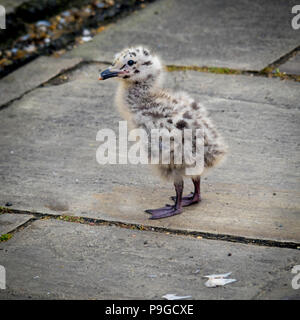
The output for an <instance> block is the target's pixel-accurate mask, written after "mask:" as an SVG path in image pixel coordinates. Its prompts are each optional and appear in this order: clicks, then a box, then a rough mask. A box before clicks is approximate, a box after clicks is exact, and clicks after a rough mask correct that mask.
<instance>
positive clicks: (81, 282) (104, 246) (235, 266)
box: [0, 220, 300, 300]
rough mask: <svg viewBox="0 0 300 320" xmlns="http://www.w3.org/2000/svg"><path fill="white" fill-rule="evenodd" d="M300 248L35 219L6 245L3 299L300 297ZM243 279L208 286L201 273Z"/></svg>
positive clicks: (1, 254) (1, 248) (1, 250)
mask: <svg viewBox="0 0 300 320" xmlns="http://www.w3.org/2000/svg"><path fill="white" fill-rule="evenodd" d="M299 259H300V252H299V251H298V250H292V249H279V248H270V247H258V246H253V245H243V244H234V243H228V242H224V241H214V240H203V239H195V238H191V237H185V236H175V235H166V234H162V233H154V232H145V231H137V230H135V231H133V230H129V229H123V228H118V227H106V226H89V225H83V224H77V223H70V222H62V221H58V220H44V221H36V222H34V223H32V224H31V225H30V226H28V227H27V228H25V229H24V230H22V231H20V232H18V233H16V234H15V235H14V237H13V239H11V240H9V241H7V242H6V243H1V244H0V261H1V264H2V265H3V266H4V267H5V268H6V275H7V280H6V284H7V289H6V290H1V291H0V298H1V299H14V297H19V298H20V297H23V298H25V299H28V298H32V299H40V298H42V299H161V298H162V296H163V295H165V294H167V293H176V294H178V295H191V296H192V299H199V300H200V299H228V300H231V299H300V292H299V290H294V289H293V288H292V286H291V281H292V278H293V276H294V274H292V273H291V269H292V268H293V266H294V265H297V264H299V263H300V260H299ZM230 271H231V272H232V277H233V278H235V279H237V282H235V283H232V284H228V285H227V286H225V287H219V288H207V287H205V285H204V283H205V281H206V280H205V279H204V278H202V276H204V275H207V274H213V273H224V272H230Z"/></svg>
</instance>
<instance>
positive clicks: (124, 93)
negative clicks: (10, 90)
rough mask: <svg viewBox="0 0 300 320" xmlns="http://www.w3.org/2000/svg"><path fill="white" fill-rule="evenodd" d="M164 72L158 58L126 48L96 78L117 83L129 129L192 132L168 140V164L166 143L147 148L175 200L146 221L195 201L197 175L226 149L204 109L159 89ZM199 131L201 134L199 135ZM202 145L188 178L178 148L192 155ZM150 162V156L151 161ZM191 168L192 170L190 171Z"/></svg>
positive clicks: (118, 98) (178, 94) (187, 165)
mask: <svg viewBox="0 0 300 320" xmlns="http://www.w3.org/2000/svg"><path fill="white" fill-rule="evenodd" d="M163 71H164V68H163V66H162V63H161V61H160V59H159V58H158V56H157V55H155V54H153V53H151V52H150V51H149V50H148V49H146V48H144V47H141V46H139V47H135V48H128V49H125V50H123V51H122V52H120V53H118V54H116V56H115V59H114V62H113V64H112V66H110V67H109V68H108V69H106V70H104V71H102V72H101V74H100V76H99V80H106V79H109V78H112V77H116V78H118V79H120V80H121V81H120V86H119V88H118V92H117V95H116V104H117V106H118V109H119V111H120V113H121V115H122V116H123V117H124V119H125V120H127V121H128V124H129V125H130V126H131V127H132V128H141V129H144V130H145V131H146V132H147V134H148V138H149V137H150V136H151V134H152V132H153V131H152V130H153V129H160V130H162V129H163V130H165V131H164V132H168V133H170V132H172V133H174V132H180V133H182V132H183V131H184V130H186V129H191V131H192V134H191V136H190V137H186V136H184V135H183V134H182V138H181V140H180V142H181V143H182V144H181V145H180V143H178V141H176V139H174V137H173V138H172V137H171V139H170V140H171V142H170V144H169V149H168V150H169V159H170V161H169V163H166V162H165V161H163V160H164V159H163V157H164V156H162V153H163V151H164V150H165V149H166V148H165V144H164V139H163V136H162V140H160V142H159V144H158V146H157V147H155V146H153V145H152V144H150V146H149V144H147V148H148V150H147V152H148V154H149V157H150V153H151V157H152V156H153V154H154V157H155V155H157V157H158V159H159V161H158V162H157V163H156V164H154V165H153V166H155V167H156V168H157V169H158V172H159V173H160V176H161V177H163V178H166V179H168V180H171V181H172V182H173V183H174V186H175V191H176V196H175V197H172V200H173V201H174V202H175V203H174V205H168V204H167V205H166V206H165V207H162V208H159V209H148V210H145V211H146V212H147V213H150V214H151V218H150V219H161V218H166V217H170V216H173V215H177V214H179V213H181V212H182V208H183V207H186V206H189V205H192V204H196V203H199V202H200V201H201V195H200V176H201V175H202V174H203V172H205V171H206V170H207V169H208V168H212V167H214V166H216V164H217V163H219V162H220V160H222V159H223V158H224V155H225V154H226V150H227V147H226V145H225V144H224V142H223V140H222V138H221V136H220V134H219V133H218V132H217V130H216V129H215V127H214V125H213V124H212V122H211V121H210V119H209V118H208V117H207V114H206V110H205V108H204V107H203V106H202V105H201V104H200V103H199V102H197V101H195V100H194V99H193V98H191V97H190V96H189V95H187V94H186V93H184V92H171V91H169V90H165V89H162V88H161V80H162V76H163ZM199 132H200V134H199ZM201 145H202V146H204V148H203V149H204V152H203V157H204V159H203V164H204V165H203V167H204V170H203V168H202V169H201V170H198V171H197V170H196V171H195V170H194V171H193V174H187V171H186V169H187V168H193V165H194V164H191V161H188V159H187V158H188V157H187V156H186V154H184V156H182V158H181V160H182V161H181V163H180V162H179V163H178V162H177V161H175V160H174V159H175V158H176V156H177V155H178V154H181V153H182V147H186V148H187V149H190V151H191V152H194V153H195V150H197V148H198V147H199V146H201ZM151 159H152V158H151ZM194 169H195V168H194ZM184 177H189V178H191V179H192V182H193V184H194V192H193V193H191V194H190V195H188V196H185V197H183V195H182V194H183V178H184Z"/></svg>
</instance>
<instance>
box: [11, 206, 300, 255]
mask: <svg viewBox="0 0 300 320" xmlns="http://www.w3.org/2000/svg"><path fill="white" fill-rule="evenodd" d="M6 213H10V214H30V215H33V218H31V219H30V220H28V221H27V222H25V223H24V224H22V225H21V226H19V227H17V228H16V229H14V230H13V231H11V232H10V233H11V234H13V233H15V232H17V231H19V230H20V229H22V227H25V226H27V225H29V224H31V223H32V222H33V221H36V220H44V219H56V220H61V221H66V222H73V223H81V224H87V225H90V226H101V225H102V226H116V227H119V228H124V229H131V230H139V231H151V232H157V233H164V234H171V235H180V236H189V237H192V238H195V239H206V240H221V241H227V242H235V243H240V244H251V245H257V246H264V247H277V248H288V249H295V250H299V249H300V243H297V242H289V241H278V240H269V239H255V238H248V237H243V236H235V235H228V234H214V233H210V232H200V231H186V230H179V229H172V228H164V227H154V226H144V225H141V224H136V223H126V222H121V221H112V220H104V219H98V218H88V217H79V216H73V215H64V214H62V215H61V214H49V213H42V212H31V211H26V210H18V209H9V210H8V211H6Z"/></svg>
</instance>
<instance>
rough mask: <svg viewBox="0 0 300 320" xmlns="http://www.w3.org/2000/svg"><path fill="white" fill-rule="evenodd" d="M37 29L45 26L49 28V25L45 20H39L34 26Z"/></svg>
mask: <svg viewBox="0 0 300 320" xmlns="http://www.w3.org/2000/svg"><path fill="white" fill-rule="evenodd" d="M35 25H36V26H37V27H41V26H45V27H50V26H51V23H50V22H49V21H46V20H40V21H38V22H37V23H36V24H35Z"/></svg>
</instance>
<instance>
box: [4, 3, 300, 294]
mask: <svg viewBox="0 0 300 320" xmlns="http://www.w3.org/2000/svg"><path fill="white" fill-rule="evenodd" d="M182 3H183V2H181V1H175V0H164V1H157V2H155V3H154V4H152V5H147V7H146V8H145V9H143V10H142V11H140V12H138V13H136V14H132V15H130V16H129V17H128V18H125V19H124V20H121V21H120V22H119V23H117V24H115V25H113V26H110V27H108V28H107V29H106V30H105V31H103V32H102V33H100V34H99V35H98V36H96V37H95V38H94V40H93V41H92V42H90V43H87V44H85V45H82V46H79V47H77V48H76V49H74V50H72V51H70V52H68V53H67V54H65V55H64V56H63V57H61V58H50V57H44V58H40V59H39V60H36V61H33V62H31V63H30V64H28V65H26V66H25V67H23V68H20V69H19V70H17V71H15V72H14V73H12V74H10V75H9V76H7V77H6V78H3V79H1V80H0V88H1V101H2V104H3V105H4V106H5V108H2V110H0V113H1V119H3V121H2V124H1V127H0V137H1V138H0V148H1V153H0V183H1V192H0V204H1V205H2V206H5V204H6V203H7V202H10V203H12V206H11V207H9V208H11V209H12V210H15V211H12V212H11V213H5V214H3V215H1V216H0V218H1V219H0V225H1V228H0V230H1V233H2V234H5V233H8V232H11V230H12V229H13V228H11V227H10V228H9V229H7V228H6V227H7V225H8V224H9V225H10V226H11V225H12V223H16V225H15V227H16V228H18V229H17V231H16V232H13V233H12V234H13V237H12V238H11V239H10V240H8V241H7V242H3V243H1V247H0V249H2V250H0V264H1V265H4V266H5V267H6V268H7V273H8V281H7V290H4V291H3V290H1V291H0V297H1V298H7V299H13V298H14V297H15V298H16V297H24V298H45V299H49V298H83V299H90V298H99V299H105V298H106V299H110V298H112V299H130V298H138V299H140V298H144V299H159V298H161V297H162V296H163V295H164V294H166V293H177V294H179V295H192V297H193V299H237V298H243V299H274V298H279V299H296V298H299V290H298V291H297V290H294V289H293V288H292V287H291V279H292V274H291V269H292V268H293V266H294V265H297V264H300V260H299V259H300V252H299V250H297V249H296V248H297V247H300V220H299V215H300V202H299V199H300V196H299V195H300V188H299V186H300V179H299V178H300V172H299V159H300V158H299V152H300V150H299V134H300V132H299V128H300V126H299V124H300V111H299V99H300V90H299V86H300V85H299V82H296V81H292V80H284V81H282V80H280V79H279V78H267V77H263V76H258V75H256V76H250V75H225V74H212V73H202V72H196V71H176V72H169V73H167V77H166V78H167V79H166V86H167V87H170V88H172V89H174V90H179V89H182V90H186V91H188V92H189V93H190V94H191V95H192V96H193V97H194V98H196V99H197V100H198V101H200V102H202V103H203V104H205V106H206V108H207V109H208V111H209V113H210V115H211V117H212V119H213V120H214V122H215V123H216V125H217V127H218V128H219V130H220V131H221V132H222V134H223V135H224V137H225V139H226V141H227V143H228V145H229V149H230V153H229V156H228V159H227V161H226V162H225V163H224V165H222V166H221V167H219V168H217V169H216V170H214V171H212V172H211V173H210V174H209V175H207V176H205V177H203V179H202V186H203V187H202V193H203V201H202V203H201V204H199V205H197V206H193V207H190V208H187V209H186V210H185V211H184V213H183V214H181V215H178V216H174V217H172V218H169V219H163V220H157V221H151V220H148V218H149V216H148V215H147V214H146V213H144V209H146V208H149V207H159V206H162V205H164V204H165V203H166V202H168V201H169V199H168V198H169V197H170V196H171V195H173V192H174V191H173V187H172V185H171V184H170V185H168V184H166V183H164V182H161V181H160V180H159V179H158V178H157V177H156V176H155V175H153V173H152V171H151V170H150V169H149V167H148V166H143V165H130V164H128V165H119V164H116V165H105V166H101V165H99V164H98V163H97V162H96V150H97V148H98V146H99V143H98V142H97V141H96V134H97V131H98V130H100V129H103V128H110V129H113V130H115V131H116V132H117V130H118V122H119V121H120V120H121V118H120V116H119V115H118V113H117V111H116V109H115V106H114V99H113V97H114V93H115V89H116V82H115V81H113V80H112V81H105V82H101V83H100V82H98V81H97V76H98V70H99V69H103V68H104V67H106V65H104V64H101V63H99V61H111V59H112V57H113V54H114V53H116V52H117V51H118V50H119V49H120V48H122V47H124V46H126V45H128V44H129V43H130V45H132V44H135V43H137V42H141V40H142V39H143V43H145V44H146V45H148V46H150V47H151V46H152V47H154V49H155V50H156V51H158V52H159V53H160V56H161V57H162V59H163V60H164V62H165V63H166V64H169V65H170V64H176V65H186V66H191V65H197V66H203V65H209V66H212V67H231V68H235V69H247V70H261V69H263V68H265V67H267V66H268V65H270V64H271V63H273V62H274V61H275V60H277V59H278V58H280V57H281V56H283V55H284V54H287V55H288V54H289V52H290V51H291V50H293V49H294V48H295V47H296V46H297V45H299V44H300V38H299V31H298V32H297V33H296V32H295V30H292V29H291V27H290V25H289V24H288V23H289V21H290V15H289V14H288V13H289V12H290V10H289V6H290V5H291V4H292V2H291V3H290V2H288V1H287V2H280V3H279V2H278V3H276V4H275V5H272V6H271V5H270V3H268V2H264V4H261V2H259V1H257V2H251V3H250V2H248V1H240V2H235V3H236V4H235V5H234V4H233V3H232V4H231V6H229V5H228V6H225V7H222V8H223V9H222V10H219V11H218V12H219V14H218V17H219V19H213V16H214V14H215V12H216V8H219V7H220V3H219V2H218V1H210V2H208V1H200V2H199V1H197V3H196V2H195V1H189V2H187V4H186V5H183V4H182ZM249 10H250V12H251V13H252V14H249ZM156 12H157V13H156ZM265 12H267V13H265ZM287 12H288V13H287ZM175 13H176V14H175ZM246 13H247V14H246ZM264 13H265V14H266V15H267V16H266V17H265V18H264V19H262V18H263V17H264ZM175 16H176V19H174V17H175ZM187 17H188V18H189V19H187ZM133 39H134V42H133ZM112 40H113V41H112ZM158 40H159V41H158ZM279 40H280V41H279ZM186 44H188V45H189V46H187V45H186ZM200 44H201V45H200ZM81 61H85V62H84V63H80V62H81ZM291 61H293V60H291ZM287 63H289V60H288V61H287ZM279 68H280V66H279ZM294 70H295V69H294ZM280 71H281V70H280ZM290 73H291V74H293V73H292V72H290ZM295 74H296V73H295ZM55 77H56V78H55ZM190 188H191V184H190V183H189V182H187V183H186V192H187V193H188V192H189V191H190ZM2 211H3V212H5V210H2ZM14 212H19V213H14ZM25 212H27V214H25V215H24V216H22V215H20V213H21V214H24V213H25ZM39 213H40V214H48V215H49V217H50V219H42V220H41V215H39ZM33 215H34V217H35V218H36V219H38V220H39V221H35V222H32V220H30V221H29V222H28V219H31V218H32V216H33ZM60 215H64V216H67V217H69V218H67V219H65V220H68V221H69V222H67V221H64V222H62V221H58V220H56V219H55V218H56V217H59V216H60ZM72 216H77V217H82V218H85V219H86V220H84V221H81V220H80V221H81V222H84V224H76V223H72V222H70V221H71V220H72ZM51 217H52V218H51ZM88 218H93V219H96V221H97V220H98V221H103V220H105V221H107V222H112V223H113V224H115V226H110V225H109V224H105V225H93V226H92V225H89V223H88V220H87V219H88ZM22 219H24V220H22ZM76 219H77V218H76ZM23 223H25V228H24V229H22V227H21V225H22V224H23ZM134 226H135V227H136V228H139V229H143V228H144V229H145V228H150V230H151V228H153V230H152V232H150V231H138V230H130V229H127V228H131V227H134ZM159 228H161V229H160V230H164V233H161V232H158V230H159ZM175 231H180V232H181V233H185V234H186V235H185V236H183V235H178V234H176V232H175ZM191 235H196V236H197V235H198V236H200V235H201V236H202V237H204V238H205V237H210V238H215V239H219V238H223V239H227V240H230V241H235V242H237V243H230V242H227V241H220V240H205V239H197V237H196V236H195V237H191ZM154 239H155V241H154ZM153 241H154V242H155V244H154V242H153ZM247 241H248V242H250V243H251V242H253V241H254V242H258V243H261V244H265V245H267V246H256V245H250V244H248V245H245V244H241V243H238V242H247ZM144 242H146V244H144ZM148 243H150V244H151V245H153V246H154V247H153V248H156V249H155V250H154V249H153V248H152V247H151V245H150V250H149V248H148V247H147V244H148ZM272 246H281V247H282V248H272ZM284 247H293V248H295V249H287V248H284ZM151 248H152V249H153V250H152V249H151ZM157 248H158V249H157ZM228 253H231V255H228ZM190 257H193V258H190ZM204 257H205V259H204ZM152 260H153V261H152ZM169 261H172V263H170V262H169ZM21 266H24V270H25V271H24V270H23V269H22V268H21ZM153 270H155V271H157V272H155V273H153ZM196 270H200V271H197V273H195V274H194V273H193V272H195V271H196ZM111 271H113V272H111ZM229 271H233V276H234V277H236V278H237V279H238V282H236V283H235V284H230V285H228V286H226V287H224V288H216V289H208V288H206V287H205V286H204V284H203V283H204V282H203V279H201V275H205V274H207V273H208V274H209V273H217V272H220V273H223V272H229ZM100 275H101V276H100ZM151 276H153V277H151ZM95 277H96V279H97V280H96V282H94V281H93V279H95ZM186 279H188V281H186ZM171 291H172V292H171ZM173 291H174V292H173ZM175 291H176V292H175Z"/></svg>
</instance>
